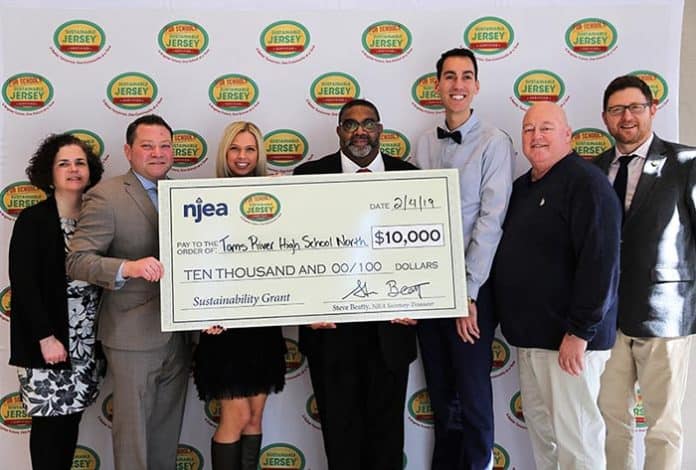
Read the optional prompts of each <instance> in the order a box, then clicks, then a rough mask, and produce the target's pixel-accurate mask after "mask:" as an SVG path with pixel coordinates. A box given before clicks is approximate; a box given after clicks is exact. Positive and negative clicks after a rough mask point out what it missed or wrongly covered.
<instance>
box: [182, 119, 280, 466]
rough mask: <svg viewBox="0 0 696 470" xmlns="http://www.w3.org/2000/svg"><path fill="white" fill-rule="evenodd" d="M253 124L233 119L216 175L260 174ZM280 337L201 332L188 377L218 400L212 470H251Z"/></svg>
mask: <svg viewBox="0 0 696 470" xmlns="http://www.w3.org/2000/svg"><path fill="white" fill-rule="evenodd" d="M266 173H267V172H266V153H265V152H264V149H263V137H262V134H261V131H260V130H259V128H258V127H256V126H255V125H254V124H252V123H250V122H243V121H240V122H233V123H232V124H230V125H229V126H227V128H226V129H225V132H224V133H223V136H222V139H221V141H220V146H219V148H218V155H217V164H216V174H217V176H218V177H221V178H225V177H249V176H254V175H256V176H264V175H266ZM285 352H286V349H285V340H284V339H283V333H282V331H281V328H280V327H279V326H272V327H256V328H229V329H224V328H222V327H219V326H214V327H212V328H209V329H207V330H205V331H204V332H203V333H202V334H201V339H200V343H199V345H198V348H196V353H195V356H194V373H193V378H194V381H195V383H196V388H197V389H198V395H199V396H200V398H201V399H202V400H206V401H207V400H212V399H217V400H219V401H220V422H219V423H218V426H217V429H216V430H215V434H214V435H213V439H212V441H211V449H210V453H211V461H212V468H213V470H240V469H241V470H256V469H257V468H258V464H259V450H260V448H261V424H262V423H261V422H262V418H263V409H264V406H265V404H266V397H267V396H268V394H269V393H277V392H280V391H281V390H282V389H283V387H284V386H285Z"/></svg>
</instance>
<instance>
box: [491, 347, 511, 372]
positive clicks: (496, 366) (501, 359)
mask: <svg viewBox="0 0 696 470" xmlns="http://www.w3.org/2000/svg"><path fill="white" fill-rule="evenodd" d="M491 350H492V353H493V367H492V368H491V376H493V377H497V374H498V373H499V372H501V371H503V369H504V368H505V366H506V365H507V364H508V363H509V362H510V347H509V346H508V345H507V343H506V342H505V341H502V340H500V339H498V338H493V343H492V344H491Z"/></svg>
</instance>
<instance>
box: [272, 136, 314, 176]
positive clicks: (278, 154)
mask: <svg viewBox="0 0 696 470" xmlns="http://www.w3.org/2000/svg"><path fill="white" fill-rule="evenodd" d="M263 145H264V148H265V149H266V159H267V160H268V164H269V165H271V166H275V167H279V168H288V167H291V166H294V165H297V164H298V163H300V162H301V161H302V160H303V159H304V158H305V157H306V156H307V151H308V149H309V144H308V143H307V139H305V137H304V136H303V135H302V134H300V133H299V132H297V131H294V130H291V129H277V130H275V131H271V132H269V133H268V134H266V135H265V136H264V137H263Z"/></svg>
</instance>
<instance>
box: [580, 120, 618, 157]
mask: <svg viewBox="0 0 696 470" xmlns="http://www.w3.org/2000/svg"><path fill="white" fill-rule="evenodd" d="M570 145H572V147H573V150H575V152H576V153H577V154H578V155H580V156H581V157H582V158H586V159H587V160H594V159H595V158H596V157H597V156H598V155H600V154H601V153H602V152H604V151H606V150H608V149H610V148H611V147H612V146H613V145H614V139H613V138H612V137H611V136H610V135H609V134H607V133H606V132H604V131H603V130H601V129H595V128H590V127H586V128H583V129H578V130H576V131H575V132H573V137H572V138H571V141H570Z"/></svg>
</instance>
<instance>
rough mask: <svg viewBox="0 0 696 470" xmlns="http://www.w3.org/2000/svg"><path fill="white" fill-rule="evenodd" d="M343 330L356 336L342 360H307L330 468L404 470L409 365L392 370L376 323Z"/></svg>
mask: <svg viewBox="0 0 696 470" xmlns="http://www.w3.org/2000/svg"><path fill="white" fill-rule="evenodd" d="M339 328H353V329H354V331H353V332H352V336H353V337H354V338H355V342H354V343H353V344H352V345H351V346H350V347H349V348H347V349H346V351H345V354H343V353H342V357H340V358H339V359H337V360H331V361H327V360H326V358H325V357H324V356H323V355H322V354H321V351H317V354H313V355H311V356H310V357H308V361H309V372H310V377H311V379H312V387H313V388H314V396H315V397H316V400H317V406H318V408H319V416H320V420H321V430H322V435H323V437H324V450H325V452H326V458H327V461H328V468H329V470H357V469H360V470H401V469H402V468H403V447H404V403H405V400H406V385H407V382H408V364H405V365H403V366H402V367H399V368H398V370H392V369H390V368H389V367H387V365H386V363H385V362H384V359H383V358H382V354H381V353H380V350H379V344H378V339H377V333H376V328H375V325H374V324H372V325H371V324H369V323H362V324H352V325H339Z"/></svg>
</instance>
